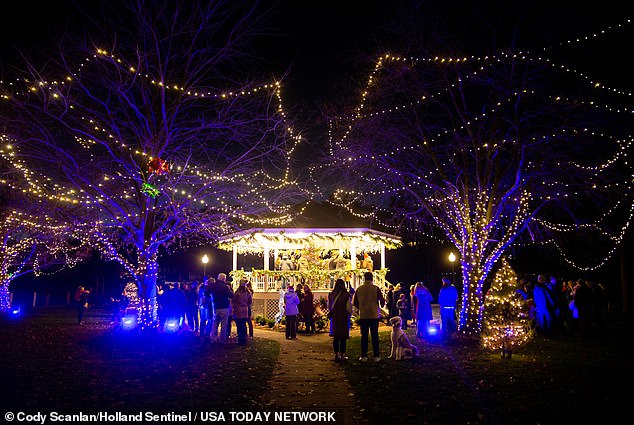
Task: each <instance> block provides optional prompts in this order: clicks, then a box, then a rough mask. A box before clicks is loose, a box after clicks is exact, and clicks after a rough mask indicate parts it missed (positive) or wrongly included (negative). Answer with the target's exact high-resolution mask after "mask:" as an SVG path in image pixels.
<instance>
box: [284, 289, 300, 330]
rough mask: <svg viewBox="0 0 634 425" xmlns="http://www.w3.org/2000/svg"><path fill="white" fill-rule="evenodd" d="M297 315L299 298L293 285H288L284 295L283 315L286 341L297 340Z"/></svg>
mask: <svg viewBox="0 0 634 425" xmlns="http://www.w3.org/2000/svg"><path fill="white" fill-rule="evenodd" d="M298 314H299V297H298V296H297V294H296V293H295V288H293V285H288V289H287V291H286V294H284V315H285V316H286V339H297V315H298Z"/></svg>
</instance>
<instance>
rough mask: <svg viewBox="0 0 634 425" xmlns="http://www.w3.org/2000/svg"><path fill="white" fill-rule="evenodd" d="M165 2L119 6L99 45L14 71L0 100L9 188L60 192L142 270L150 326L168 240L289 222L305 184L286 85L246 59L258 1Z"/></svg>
mask: <svg viewBox="0 0 634 425" xmlns="http://www.w3.org/2000/svg"><path fill="white" fill-rule="evenodd" d="M156 6H157V7H155V8H151V7H148V6H147V5H145V4H143V3H135V2H129V3H127V4H126V5H118V7H120V8H121V7H127V8H128V10H125V11H121V13H119V14H115V15H113V17H112V20H107V22H108V25H109V26H108V27H107V28H100V29H96V28H95V29H93V30H91V31H90V33H89V34H87V35H86V37H85V38H84V40H90V41H87V42H78V41H77V40H70V41H66V42H65V43H64V44H63V45H62V46H61V48H60V50H59V52H58V53H57V54H53V53H51V54H50V55H48V56H46V57H45V60H46V61H41V60H38V61H37V64H36V63H35V62H29V64H28V65H29V66H28V68H27V71H26V72H23V73H20V74H18V75H16V76H15V77H14V78H13V79H11V80H4V81H3V85H2V88H1V90H2V98H3V101H2V104H1V105H0V111H2V112H1V114H2V119H3V122H4V123H5V125H4V128H3V131H4V135H3V138H4V140H5V141H6V143H4V145H3V147H2V151H1V152H0V155H1V156H0V158H1V159H2V161H3V162H4V166H5V167H6V168H7V170H8V173H7V174H8V175H7V178H6V180H5V181H4V184H5V185H8V186H10V187H11V188H12V189H14V190H16V191H21V192H23V193H25V194H26V195H27V196H28V197H30V198H35V199H41V200H42V201H44V200H45V201H46V202H47V203H51V202H54V203H55V204H56V208H58V210H59V212H60V213H63V217H64V218H65V220H66V221H67V222H72V223H73V225H74V229H75V230H76V231H77V232H79V233H80V234H81V235H82V237H83V238H84V240H85V241H86V242H89V243H90V244H91V246H93V247H95V248H96V249H98V250H99V251H100V252H101V253H102V254H103V256H104V257H105V258H106V259H111V260H116V261H117V262H119V263H120V264H121V265H123V266H124V267H125V268H126V269H127V270H128V271H129V272H130V273H131V274H132V275H133V276H135V279H136V281H137V283H138V285H139V288H140V289H139V297H140V299H141V301H142V304H143V305H144V307H145V308H146V309H147V311H146V312H145V313H146V315H147V317H148V318H149V319H148V321H149V322H152V320H153V319H154V318H155V317H154V315H155V306H156V304H155V297H156V292H155V281H156V272H157V254H158V252H159V248H161V247H163V248H168V249H170V248H175V247H184V246H190V245H192V244H197V243H200V242H207V243H208V242H213V241H215V239H216V238H217V237H218V236H219V235H222V234H225V233H227V232H230V231H235V230H239V229H241V228H242V227H243V226H245V225H249V226H252V225H254V224H255V225H271V224H280V223H282V224H283V223H286V222H287V221H288V220H290V219H291V218H292V216H293V210H292V209H291V207H290V206H291V205H295V204H296V202H297V200H298V199H299V196H300V194H301V193H300V191H299V190H298V189H297V187H296V185H295V184H294V182H293V181H292V175H291V172H290V165H291V153H292V151H293V149H294V147H295V145H296V144H297V143H298V141H299V137H297V136H295V135H294V134H293V130H292V127H291V126H290V124H289V123H288V122H287V118H286V113H285V111H284V110H283V107H282V97H281V83H280V82H279V81H275V80H273V81H267V82H264V83H258V82H256V80H255V79H254V77H253V76H252V75H250V73H248V72H247V71H246V69H247V68H245V66H244V64H243V63H242V62H241V61H240V58H241V56H240V50H238V48H239V47H240V43H241V42H242V41H243V38H245V37H247V36H248V35H249V34H250V33H251V31H252V30H253V28H252V26H253V25H254V22H255V21H256V17H257V16H258V13H259V11H258V9H257V7H256V6H255V5H253V6H249V7H245V4H239V2H213V3H212V4H209V5H203V4H199V3H198V2H187V1H177V2H169V3H168V4H165V5H161V7H158V4H157V5H156ZM42 63H44V65H41V64H42ZM144 300H145V302H144Z"/></svg>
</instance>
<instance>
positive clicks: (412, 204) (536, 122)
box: [312, 43, 634, 334]
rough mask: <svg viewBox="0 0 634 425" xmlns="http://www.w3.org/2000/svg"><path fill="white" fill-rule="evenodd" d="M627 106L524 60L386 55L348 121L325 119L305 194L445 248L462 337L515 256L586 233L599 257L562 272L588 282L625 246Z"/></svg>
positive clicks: (562, 70)
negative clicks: (576, 272)
mask: <svg viewBox="0 0 634 425" xmlns="http://www.w3.org/2000/svg"><path fill="white" fill-rule="evenodd" d="M562 44H564V43H562ZM544 50H545V51H547V49H544ZM628 97H629V93H628V92H626V91H624V90H619V89H618V88H614V87H606V86H604V85H602V84H601V83H599V82H596V81H595V80H593V79H592V78H590V77H588V76H587V75H584V74H583V73H580V72H577V71H575V70H574V69H571V68H570V67H568V66H565V64H561V63H557V61H555V60H552V59H551V58H549V57H548V56H547V55H544V54H542V55H536V54H533V53H532V52H528V51H520V50H513V51H504V52H500V53H499V54H497V55H489V56H481V57H480V56H468V55H465V56H455V57H451V56H435V55H432V56H431V57H421V58H414V57H402V56H398V55H392V54H385V55H382V56H380V57H379V58H378V60H377V61H376V65H375V68H374V69H373V71H372V72H371V74H370V76H369V78H368V79H367V86H366V87H365V88H364V89H363V90H362V94H361V100H360V102H359V103H358V104H357V105H356V107H355V108H354V110H353V112H352V113H350V114H348V115H345V116H338V117H334V118H332V119H331V121H330V122H331V126H330V135H331V138H330V142H331V143H330V146H329V149H330V151H329V155H328V156H327V158H326V159H325V160H324V162H323V163H322V164H319V165H316V166H314V167H313V169H312V172H313V180H314V181H319V182H320V184H321V186H327V187H328V189H327V190H324V191H322V193H323V194H324V196H329V195H330V199H331V201H332V202H334V203H336V204H338V205H342V206H345V207H347V208H349V209H350V210H351V211H353V212H355V213H356V214H359V215H362V216H364V217H367V218H368V219H369V220H376V221H381V222H383V223H384V224H385V225H387V226H391V227H393V228H396V229H398V232H400V233H401V234H406V233H409V234H416V235H418V237H421V235H425V236H428V237H430V238H433V239H437V240H443V241H444V240H446V241H449V242H450V243H451V244H453V245H454V246H455V247H456V249H457V250H458V252H459V253H460V262H461V271H462V309H461V314H460V330H461V332H463V333H466V334H474V333H479V332H480V331H481V325H482V312H483V308H482V307H483V285H484V282H485V280H486V279H487V278H488V277H489V274H490V272H491V270H492V269H493V267H494V265H496V263H497V262H498V261H499V260H500V258H501V256H502V255H503V254H504V253H505V252H507V251H508V249H509V248H510V247H511V246H514V245H516V244H520V243H527V242H540V243H552V244H555V245H556V246H558V247H562V246H563V243H564V242H563V241H564V240H566V239H569V237H570V235H571V234H576V233H578V232H580V231H583V232H586V233H587V234H586V236H588V234H592V237H593V238H594V239H588V238H586V241H591V240H592V241H596V242H590V243H589V245H592V244H595V245H596V246H597V247H605V250H604V252H603V254H602V256H601V257H599V258H594V259H593V260H594V261H592V262H587V263H585V264H581V262H578V261H576V259H575V257H574V252H568V253H567V254H566V255H567V257H566V258H567V259H568V260H569V261H570V262H571V263H574V264H575V265H577V266H579V267H580V268H581V267H586V268H596V267H600V266H601V265H602V264H603V263H604V262H605V261H606V258H608V257H609V256H610V255H611V254H612V253H613V252H614V250H615V247H616V246H618V244H619V243H620V242H621V241H622V240H623V237H624V234H625V232H626V230H627V228H628V226H629V223H630V220H631V217H632V213H633V212H634V199H633V197H632V194H633V191H632V183H633V173H632V167H631V163H628V155H630V154H631V151H632V141H633V138H632V137H633V136H632V111H633V110H632V106H631V104H630V103H629V99H628ZM324 182H325V183H324ZM333 188H334V189H333ZM328 190H330V192H328Z"/></svg>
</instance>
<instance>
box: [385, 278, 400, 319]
mask: <svg viewBox="0 0 634 425" xmlns="http://www.w3.org/2000/svg"><path fill="white" fill-rule="evenodd" d="M385 303H386V308H387V320H388V322H389V321H390V319H391V318H392V317H394V316H398V314H396V312H395V310H396V300H395V299H394V285H392V284H391V283H390V285H389V286H388V287H387V294H386V301H385Z"/></svg>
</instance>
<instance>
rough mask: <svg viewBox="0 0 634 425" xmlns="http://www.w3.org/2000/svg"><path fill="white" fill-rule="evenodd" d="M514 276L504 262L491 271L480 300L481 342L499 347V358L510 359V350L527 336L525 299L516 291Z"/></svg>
mask: <svg viewBox="0 0 634 425" xmlns="http://www.w3.org/2000/svg"><path fill="white" fill-rule="evenodd" d="M516 288H517V275H516V273H515V271H514V270H513V269H512V268H511V266H510V265H509V263H508V261H507V260H506V259H505V258H503V259H502V267H501V268H500V269H499V270H498V272H497V273H496V274H495V278H494V280H493V283H492V284H491V288H490V289H489V291H488V292H487V294H486V297H485V302H484V319H483V331H482V334H481V337H482V345H483V347H484V348H485V349H489V350H494V351H495V350H498V349H499V350H501V352H502V357H503V358H511V354H512V352H513V350H514V349H515V348H517V347H519V346H520V345H522V344H524V343H525V342H526V341H528V340H529V339H530V338H531V335H532V332H531V326H530V321H529V318H528V315H527V314H526V311H527V306H526V301H525V300H524V299H523V298H522V297H520V296H518V295H517V294H516Z"/></svg>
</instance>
